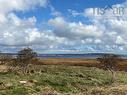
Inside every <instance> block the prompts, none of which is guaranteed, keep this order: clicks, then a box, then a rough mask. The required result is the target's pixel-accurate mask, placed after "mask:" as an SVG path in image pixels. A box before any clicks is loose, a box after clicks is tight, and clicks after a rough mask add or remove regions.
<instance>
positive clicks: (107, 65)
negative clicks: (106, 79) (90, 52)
mask: <svg viewBox="0 0 127 95" xmlns="http://www.w3.org/2000/svg"><path fill="white" fill-rule="evenodd" d="M97 60H98V61H99V62H100V63H101V64H102V67H103V69H106V70H109V71H110V72H111V74H112V76H111V83H113V82H114V81H115V72H114V69H115V66H116V65H117V64H118V63H119V61H120V60H121V58H120V57H119V56H118V55H115V54H104V55H102V56H101V57H100V58H97Z"/></svg>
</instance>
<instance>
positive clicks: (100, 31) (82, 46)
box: [0, 0, 127, 53]
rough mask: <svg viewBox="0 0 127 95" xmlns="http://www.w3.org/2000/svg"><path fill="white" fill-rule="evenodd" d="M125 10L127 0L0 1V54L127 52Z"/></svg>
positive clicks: (126, 18) (126, 19)
mask: <svg viewBox="0 0 127 95" xmlns="http://www.w3.org/2000/svg"><path fill="white" fill-rule="evenodd" d="M106 6H109V7H112V9H106V10H105V14H103V15H98V14H94V13H93V9H99V8H101V9H103V8H105V7H106ZM115 8H118V9H120V8H123V10H120V12H121V13H122V15H120V14H115V15H114V14H113V9H115ZM126 8H127V1H126V0H19V1H18V0H11V1H9V0H0V34H1V35H0V37H1V38H0V47H1V51H2V52H17V51H18V50H20V49H21V48H24V47H27V46H29V47H31V48H33V49H34V50H36V51H37V52H39V53H88V52H89V53H95V52H113V53H127V52H126V51H127V38H126V36H127V27H126V26H127V14H126V13H127V12H126ZM118 18H119V19H118Z"/></svg>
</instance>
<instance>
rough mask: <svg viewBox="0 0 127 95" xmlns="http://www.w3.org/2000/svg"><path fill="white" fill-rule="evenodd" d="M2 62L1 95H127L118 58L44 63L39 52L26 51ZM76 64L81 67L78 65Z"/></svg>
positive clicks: (111, 56) (0, 66)
mask: <svg viewBox="0 0 127 95" xmlns="http://www.w3.org/2000/svg"><path fill="white" fill-rule="evenodd" d="M0 58H1V60H2V61H1V65H0V95H126V94H127V72H125V71H118V70H117V69H115V68H116V67H117V66H118V64H119V62H120V61H121V58H119V57H118V56H116V55H103V56H101V57H100V58H98V59H97V60H86V59H85V60H84V59H63V60H62V59H59V60H57V61H56V59H43V62H42V61H41V60H40V59H38V58H37V53H36V52H34V51H33V50H32V49H30V48H25V49H23V50H21V51H19V52H18V55H17V56H15V57H13V56H7V55H6V56H5V55H4V57H3V56H2V57H0ZM5 59H7V60H5ZM48 60H50V61H48ZM67 60H69V62H70V63H69V62H68V61H67ZM76 60H77V62H80V63H81V64H79V65H78V64H77V63H75V62H76ZM46 62H47V63H46ZM48 62H49V63H48ZM84 62H86V63H87V65H84ZM56 63H57V64H56ZM89 63H90V64H89ZM93 63H94V65H92V64H93ZM58 64H59V65H58ZM97 67H98V68H97ZM99 68H100V69H99ZM109 71H110V72H112V73H110V72H109ZM114 73H117V74H116V75H115V77H114Z"/></svg>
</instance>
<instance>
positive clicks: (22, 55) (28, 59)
mask: <svg viewBox="0 0 127 95" xmlns="http://www.w3.org/2000/svg"><path fill="white" fill-rule="evenodd" d="M34 59H37V53H36V52H34V51H33V50H32V49H31V48H24V49H23V50H21V51H19V52H18V55H17V61H18V62H19V63H20V65H21V66H23V67H24V66H27V65H28V64H32V61H33V60H34Z"/></svg>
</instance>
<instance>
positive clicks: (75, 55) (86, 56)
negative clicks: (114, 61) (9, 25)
mask: <svg viewBox="0 0 127 95" xmlns="http://www.w3.org/2000/svg"><path fill="white" fill-rule="evenodd" d="M102 55H103V54H98V53H97V54H39V57H40V58H86V59H96V58H98V57H100V56H102ZM119 56H120V57H122V58H125V59H126V58H127V55H119Z"/></svg>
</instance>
